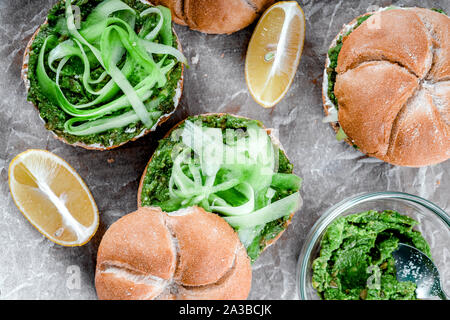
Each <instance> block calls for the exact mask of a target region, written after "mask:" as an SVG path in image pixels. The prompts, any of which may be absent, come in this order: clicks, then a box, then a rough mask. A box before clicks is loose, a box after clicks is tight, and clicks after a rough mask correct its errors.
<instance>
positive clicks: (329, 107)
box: [323, 7, 450, 167]
mask: <svg viewBox="0 0 450 320" xmlns="http://www.w3.org/2000/svg"><path fill="white" fill-rule="evenodd" d="M448 30H450V18H449V17H448V16H447V15H446V14H445V13H443V12H442V11H436V10H429V9H422V8H395V7H391V8H383V9H380V10H378V11H376V12H371V13H366V14H364V15H362V16H360V17H358V18H356V19H355V20H353V21H352V22H351V23H349V24H348V25H345V26H344V27H343V29H342V31H341V32H340V33H339V34H338V35H337V37H336V38H335V39H334V40H333V42H332V44H331V47H330V49H329V51H328V55H327V60H326V68H325V71H324V81H323V103H324V109H325V114H326V118H325V119H324V122H330V123H331V125H332V126H333V128H334V129H335V130H336V132H337V139H338V140H345V141H347V142H348V143H349V144H351V145H353V146H354V147H355V148H357V149H359V150H361V151H362V152H363V153H365V154H367V155H369V156H372V157H377V158H379V159H381V160H383V161H385V162H389V163H392V164H396V165H401V166H412V167H420V166H426V165H431V164H436V163H439V162H443V161H445V160H447V159H449V158H450V60H449V59H450V37H449V33H448Z"/></svg>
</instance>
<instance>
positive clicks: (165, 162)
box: [141, 114, 298, 261]
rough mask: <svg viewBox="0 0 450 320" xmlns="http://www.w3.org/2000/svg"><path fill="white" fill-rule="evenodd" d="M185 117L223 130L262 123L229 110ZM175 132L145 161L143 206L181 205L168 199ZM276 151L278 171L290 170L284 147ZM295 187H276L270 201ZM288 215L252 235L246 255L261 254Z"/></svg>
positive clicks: (172, 208)
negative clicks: (223, 113)
mask: <svg viewBox="0 0 450 320" xmlns="http://www.w3.org/2000/svg"><path fill="white" fill-rule="evenodd" d="M186 120H190V121H192V122H196V123H198V121H201V125H202V126H204V127H210V128H220V129H222V130H223V131H225V130H226V129H242V130H244V131H245V130H246V128H247V127H248V126H249V125H251V124H256V125H257V126H259V127H261V128H262V127H263V125H262V123H261V122H260V121H257V120H252V119H246V118H238V117H234V116H231V115H228V114H225V115H207V116H191V117H188V118H187V119H186ZM183 127H184V123H182V124H181V125H180V126H179V129H182V128H183ZM176 134H177V133H176V131H173V132H172V134H171V135H170V136H169V137H167V138H165V139H162V140H160V142H159V146H158V148H157V149H156V151H155V153H154V154H153V157H152V159H151V161H150V163H149V164H148V168H147V171H146V173H145V177H144V182H143V187H142V192H141V205H142V206H159V207H161V208H162V209H163V210H164V211H167V212H171V211H175V210H178V209H179V208H180V207H179V204H178V203H177V204H172V203H170V201H168V200H169V199H170V196H169V191H168V189H169V179H170V176H171V173H172V166H173V160H172V157H171V154H172V151H173V150H174V148H177V146H179V139H177V138H176V137H175V136H176ZM224 136H225V135H224ZM224 139H225V138H224ZM278 152H279V164H278V172H279V173H292V170H293V165H292V164H291V163H290V162H289V160H288V159H287V157H286V155H285V154H284V152H283V151H281V150H279V151H278ZM297 191H298V190H286V189H284V190H282V189H276V193H275V195H274V198H273V200H272V201H273V202H275V201H276V200H280V199H282V198H285V197H287V196H289V195H291V194H293V193H295V192H297ZM289 219H290V216H289V215H286V216H284V217H282V218H280V219H277V220H274V221H271V222H269V223H267V224H266V225H265V226H264V228H263V229H262V230H261V231H260V232H259V234H258V235H257V236H256V237H255V238H254V239H253V241H252V243H251V244H250V245H249V246H248V247H247V252H248V255H249V257H250V258H251V260H252V261H254V260H255V259H256V258H257V257H258V256H259V255H260V253H261V252H262V250H263V249H264V248H265V247H266V245H267V243H268V242H269V241H270V240H272V239H274V238H275V237H276V236H277V235H278V234H280V232H282V231H283V230H284V229H285V228H286V226H287V222H288V221H289Z"/></svg>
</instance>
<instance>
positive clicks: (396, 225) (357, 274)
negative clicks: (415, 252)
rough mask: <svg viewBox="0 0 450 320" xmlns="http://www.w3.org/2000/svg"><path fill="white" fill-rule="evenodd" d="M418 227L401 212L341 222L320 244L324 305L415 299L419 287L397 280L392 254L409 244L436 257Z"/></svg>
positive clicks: (316, 275)
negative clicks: (404, 244) (352, 301)
mask: <svg viewBox="0 0 450 320" xmlns="http://www.w3.org/2000/svg"><path fill="white" fill-rule="evenodd" d="M417 224H418V223H417V222H416V221H415V220H413V219H412V218H410V217H408V216H405V215H401V214H399V213H398V212H396V211H390V210H387V211H383V212H377V211H373V210H370V211H367V212H362V213H357V214H352V215H349V216H345V217H341V218H338V219H337V220H336V221H334V222H333V223H332V224H331V225H330V226H329V227H328V229H327V230H326V231H325V234H324V236H323V238H322V240H321V243H320V244H321V248H320V255H319V257H318V258H317V259H315V260H314V262H313V265H312V269H313V276H312V282H313V286H314V288H315V289H316V290H317V293H318V294H319V296H320V297H321V298H322V299H325V300H360V299H362V300H414V299H416V293H415V290H416V285H415V284H414V283H412V282H399V281H398V280H397V278H396V269H395V262H394V258H393V256H392V253H393V252H394V251H395V250H396V249H397V246H398V243H399V242H401V243H406V244H409V245H411V246H414V247H416V248H417V249H419V250H421V251H422V252H424V253H425V254H427V255H428V256H429V257H431V252H430V247H429V245H428V244H427V242H426V240H425V239H424V238H423V236H422V235H421V234H420V232H418V231H415V230H413V227H414V226H415V225H417Z"/></svg>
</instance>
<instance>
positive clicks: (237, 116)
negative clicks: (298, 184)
mask: <svg viewBox="0 0 450 320" xmlns="http://www.w3.org/2000/svg"><path fill="white" fill-rule="evenodd" d="M225 114H227V113H204V114H201V115H199V117H203V116H209V115H217V116H221V115H225ZM229 115H231V116H233V117H236V118H244V119H249V118H246V117H243V116H239V115H234V114H229ZM185 120H186V119H184V120H181V121H180V122H178V123H177V124H176V125H175V126H173V127H172V128H171V129H170V130H169V131H168V132H167V133H166V134H165V136H164V137H163V139H165V138H167V137H169V136H170V134H171V133H172V131H174V130H176V129H177V128H178V127H179V126H180V125H181V124H183V123H184V121H185ZM265 130H266V132H267V134H268V135H269V137H270V138H271V139H272V142H273V143H274V144H275V145H276V146H278V147H279V148H280V149H281V150H282V152H283V153H284V155H285V156H286V158H288V157H287V154H286V152H285V150H284V149H283V146H282V145H281V143H280V142H279V141H278V140H276V139H275V137H273V136H272V135H271V129H267V128H265ZM153 155H154V154H153ZM153 155H152V156H151V157H150V160H149V161H148V162H147V165H146V166H145V169H144V172H143V173H142V176H141V179H140V182H139V187H138V194H137V202H138V203H137V205H138V208H140V207H142V205H141V193H142V189H143V187H144V180H145V175H146V173H147V169H148V166H149V164H150V162H151V161H152V159H153ZM294 214H295V211H294V212H292V213H291V215H290V216H289V219H288V220H287V221H286V222H285V224H284V229H283V230H282V231H281V232H280V233H279V234H278V235H277V236H276V237H274V238H273V239H271V240H270V241H267V242H266V246H265V247H264V249H263V250H262V251H264V250H266V249H267V248H268V247H269V246H271V245H272V244H274V243H275V242H276V241H277V240H278V239H279V238H280V237H281V236H282V235H283V233H284V232H285V231H286V229H287V227H288V226H289V225H290V224H291V222H292V218H293V217H294Z"/></svg>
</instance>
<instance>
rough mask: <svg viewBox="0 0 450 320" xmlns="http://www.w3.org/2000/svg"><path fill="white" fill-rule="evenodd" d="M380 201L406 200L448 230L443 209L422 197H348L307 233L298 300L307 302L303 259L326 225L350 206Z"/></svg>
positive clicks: (449, 217)
mask: <svg viewBox="0 0 450 320" xmlns="http://www.w3.org/2000/svg"><path fill="white" fill-rule="evenodd" d="M380 199H400V200H406V201H409V202H412V203H415V204H418V205H420V206H422V207H425V208H427V209H428V210H430V211H432V212H434V213H435V214H436V215H437V216H438V217H439V218H440V219H441V220H442V221H443V222H444V223H445V224H446V225H447V226H448V227H449V228H450V215H448V214H447V213H446V212H445V211H444V210H443V209H441V208H440V207H438V206H437V205H435V204H434V203H432V202H431V201H429V200H427V199H424V198H422V197H419V196H416V195H413V194H409V193H404V192H397V191H381V192H366V193H360V194H357V195H353V196H351V197H348V198H346V199H344V200H342V201H340V202H338V203H337V204H335V205H333V206H331V207H330V208H328V209H327V210H326V211H325V212H324V213H323V214H322V215H321V216H320V218H319V219H318V220H317V221H316V222H315V223H314V225H313V226H312V228H311V230H310V231H309V233H308V235H307V237H306V239H305V242H304V243H303V245H302V249H301V251H300V255H299V257H298V262H297V272H296V285H297V293H298V295H299V298H300V300H308V297H307V294H306V290H305V288H306V283H307V281H308V279H306V274H307V271H308V261H307V259H305V258H306V257H309V256H310V254H311V251H312V244H314V243H316V241H317V240H318V238H319V237H320V234H321V233H322V232H323V231H324V230H325V229H326V228H327V227H328V225H329V224H330V223H331V222H332V221H333V220H334V219H336V218H337V217H338V216H339V215H340V214H341V213H342V212H344V211H346V210H347V209H349V208H351V207H352V206H354V205H356V204H359V203H364V202H367V201H370V200H380Z"/></svg>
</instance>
